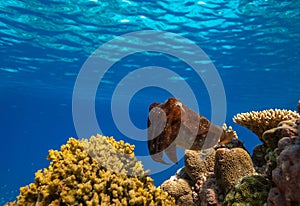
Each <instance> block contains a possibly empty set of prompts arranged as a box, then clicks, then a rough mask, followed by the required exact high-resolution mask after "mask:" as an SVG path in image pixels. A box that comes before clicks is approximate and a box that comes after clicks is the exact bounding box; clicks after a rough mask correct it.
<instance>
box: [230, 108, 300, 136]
mask: <svg viewBox="0 0 300 206" xmlns="http://www.w3.org/2000/svg"><path fill="white" fill-rule="evenodd" d="M299 117H300V115H299V114H298V113H297V112H293V111H291V110H285V109H275V110H273V109H269V110H263V111H260V112H255V111H253V112H247V113H240V114H237V115H235V116H234V117H233V121H234V122H235V123H237V124H239V125H241V126H244V127H246V128H248V129H249V130H251V131H252V132H253V133H255V134H256V135H257V136H258V137H259V139H260V140H262V135H263V133H264V132H265V131H267V130H269V129H272V128H275V127H277V125H278V124H279V122H281V121H284V120H290V119H297V118H299ZM262 141H263V140H262Z"/></svg>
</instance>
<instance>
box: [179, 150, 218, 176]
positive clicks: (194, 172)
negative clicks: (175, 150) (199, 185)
mask: <svg viewBox="0 0 300 206" xmlns="http://www.w3.org/2000/svg"><path fill="white" fill-rule="evenodd" d="M202 153H203V152H202V151H196V150H186V151H185V154H184V164H185V172H186V173H187V174H188V175H189V177H190V178H191V179H192V180H193V181H194V182H196V181H197V180H198V179H199V178H200V177H201V176H203V175H207V174H209V173H213V172H214V165H215V154H216V152H215V150H214V149H211V150H210V151H208V155H207V156H203V154H202Z"/></svg>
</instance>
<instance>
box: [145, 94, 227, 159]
mask: <svg viewBox="0 0 300 206" xmlns="http://www.w3.org/2000/svg"><path fill="white" fill-rule="evenodd" d="M207 138H208V139H207ZM232 138H233V135H231V134H227V133H226V131H224V130H223V129H222V128H221V127H219V126H216V125H213V124H212V123H211V122H210V121H209V120H208V119H206V118H205V117H203V116H201V115H200V114H198V113H196V112H194V111H193V110H191V109H189V108H188V107H187V106H185V105H184V104H183V103H182V102H181V101H180V100H178V99H176V98H170V99H168V100H166V101H165V102H164V103H157V102H156V103H153V104H151V105H150V108H149V118H148V150H149V153H150V155H151V158H152V159H153V160H154V161H156V162H161V163H163V164H167V163H166V162H165V161H164V160H163V158H162V157H163V152H165V153H166V155H167V157H168V158H169V159H170V160H171V161H172V162H174V163H177V154H176V146H178V147H182V148H184V149H192V150H201V149H202V147H205V148H206V147H213V146H215V145H216V144H218V143H221V144H224V143H226V142H229V141H231V139H232ZM206 140H208V142H207V141H206Z"/></svg>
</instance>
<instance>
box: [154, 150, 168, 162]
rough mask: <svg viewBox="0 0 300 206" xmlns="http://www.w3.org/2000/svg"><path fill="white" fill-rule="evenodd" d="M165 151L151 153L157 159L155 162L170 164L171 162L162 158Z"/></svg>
mask: <svg viewBox="0 0 300 206" xmlns="http://www.w3.org/2000/svg"><path fill="white" fill-rule="evenodd" d="M162 154H163V153H162V152H159V153H156V154H152V155H150V156H151V158H152V159H153V160H154V161H155V162H160V163H162V164H165V165H168V164H169V163H167V162H165V161H164V160H163V158H162V156H163V155H162Z"/></svg>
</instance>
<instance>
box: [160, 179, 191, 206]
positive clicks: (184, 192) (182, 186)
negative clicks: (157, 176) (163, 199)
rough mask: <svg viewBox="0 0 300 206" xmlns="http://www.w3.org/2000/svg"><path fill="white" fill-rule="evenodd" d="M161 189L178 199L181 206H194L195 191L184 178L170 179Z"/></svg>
mask: <svg viewBox="0 0 300 206" xmlns="http://www.w3.org/2000/svg"><path fill="white" fill-rule="evenodd" d="M161 188H162V189H163V190H164V191H166V192H168V193H169V194H170V195H171V196H172V197H174V198H175V199H176V203H177V204H178V205H181V206H194V205H195V203H194V200H193V191H192V188H191V185H190V184H189V182H188V181H187V180H185V179H182V178H179V179H177V178H174V179H168V180H166V181H165V182H163V183H162V185H161Z"/></svg>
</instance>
